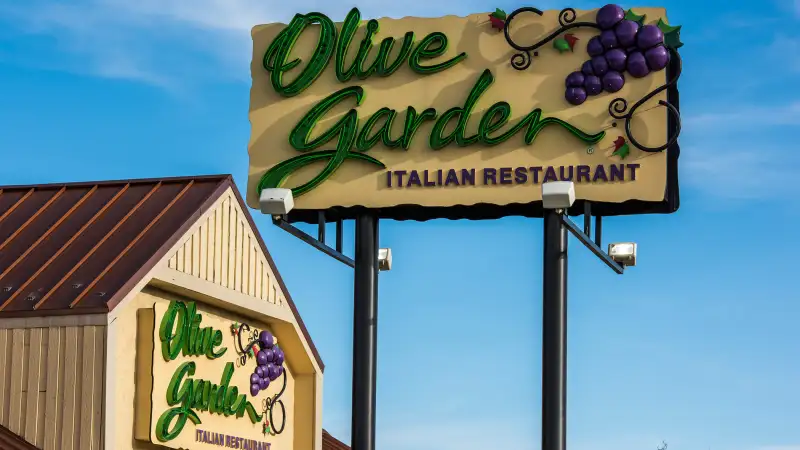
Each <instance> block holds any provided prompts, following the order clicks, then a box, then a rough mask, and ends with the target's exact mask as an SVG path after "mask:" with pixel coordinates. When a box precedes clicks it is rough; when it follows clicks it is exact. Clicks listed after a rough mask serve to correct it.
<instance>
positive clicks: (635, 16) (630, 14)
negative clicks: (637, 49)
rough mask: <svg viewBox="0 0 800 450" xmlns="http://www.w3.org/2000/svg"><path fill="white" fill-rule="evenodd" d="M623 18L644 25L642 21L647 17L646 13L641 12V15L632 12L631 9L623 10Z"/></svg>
mask: <svg viewBox="0 0 800 450" xmlns="http://www.w3.org/2000/svg"><path fill="white" fill-rule="evenodd" d="M625 19H626V20H631V21H634V22H636V23H638V24H639V26H642V25H644V21H645V20H646V19H647V14H642V15H641V16H640V15H638V14H636V13H635V12H633V10H632V9H629V10H627V11H625Z"/></svg>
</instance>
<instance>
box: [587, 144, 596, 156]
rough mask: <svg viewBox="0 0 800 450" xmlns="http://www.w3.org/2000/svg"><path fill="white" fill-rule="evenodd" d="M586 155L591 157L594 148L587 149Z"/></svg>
mask: <svg viewBox="0 0 800 450" xmlns="http://www.w3.org/2000/svg"><path fill="white" fill-rule="evenodd" d="M586 153H587V154H589V155H591V154H592V153H594V147H593V146H592V147H589V148H587V149H586Z"/></svg>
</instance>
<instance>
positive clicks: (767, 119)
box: [683, 100, 800, 132]
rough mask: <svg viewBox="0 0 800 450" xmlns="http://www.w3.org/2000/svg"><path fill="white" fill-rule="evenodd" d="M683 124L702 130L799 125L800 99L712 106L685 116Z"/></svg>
mask: <svg viewBox="0 0 800 450" xmlns="http://www.w3.org/2000/svg"><path fill="white" fill-rule="evenodd" d="M683 124H684V126H686V127H688V128H695V129H698V130H701V131H703V132H707V131H709V128H711V131H713V129H722V128H741V127H742V126H743V125H749V126H756V125H759V126H764V125H769V126H785V125H800V100H797V101H793V102H790V103H785V104H778V105H764V106H762V105H750V104H738V105H730V107H728V108H712V109H709V110H708V111H705V112H701V113H699V114H694V115H690V116H686V117H684V118H683Z"/></svg>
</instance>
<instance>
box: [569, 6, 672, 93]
mask: <svg viewBox="0 0 800 450" xmlns="http://www.w3.org/2000/svg"><path fill="white" fill-rule="evenodd" d="M596 23H597V25H598V26H599V27H600V29H601V30H602V31H601V32H600V34H599V35H598V36H595V37H593V38H591V39H589V42H588V43H587V44H586V51H587V53H589V56H590V57H591V59H590V60H588V61H586V62H584V63H583V65H582V66H581V70H578V71H575V72H572V73H571V74H569V75H568V76H567V79H566V84H567V90H566V93H565V94H564V97H565V98H566V99H567V101H568V102H570V103H571V104H573V105H580V104H581V103H583V102H585V101H586V99H587V98H588V97H589V96H593V95H598V94H600V93H602V92H617V91H619V90H620V89H622V87H623V86H625V72H627V73H628V75H630V76H632V77H634V78H642V77H645V76H647V74H649V73H650V72H657V71H659V70H663V69H664V68H665V67H667V64H669V50H667V48H666V47H665V46H664V33H663V32H662V31H661V29H660V28H658V27H657V26H656V25H644V26H639V23H638V22H634V21H632V20H628V19H626V18H625V11H624V10H623V9H622V8H621V7H620V6H618V5H613V4H609V5H606V6H603V7H602V8H600V10H598V11H597V18H596Z"/></svg>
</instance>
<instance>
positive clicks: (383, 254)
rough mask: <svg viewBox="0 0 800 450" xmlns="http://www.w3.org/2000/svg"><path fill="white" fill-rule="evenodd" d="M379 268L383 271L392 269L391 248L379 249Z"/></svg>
mask: <svg viewBox="0 0 800 450" xmlns="http://www.w3.org/2000/svg"><path fill="white" fill-rule="evenodd" d="M378 270H379V271H381V272H385V271H389V270H392V249H391V248H382V249H379V250H378Z"/></svg>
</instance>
